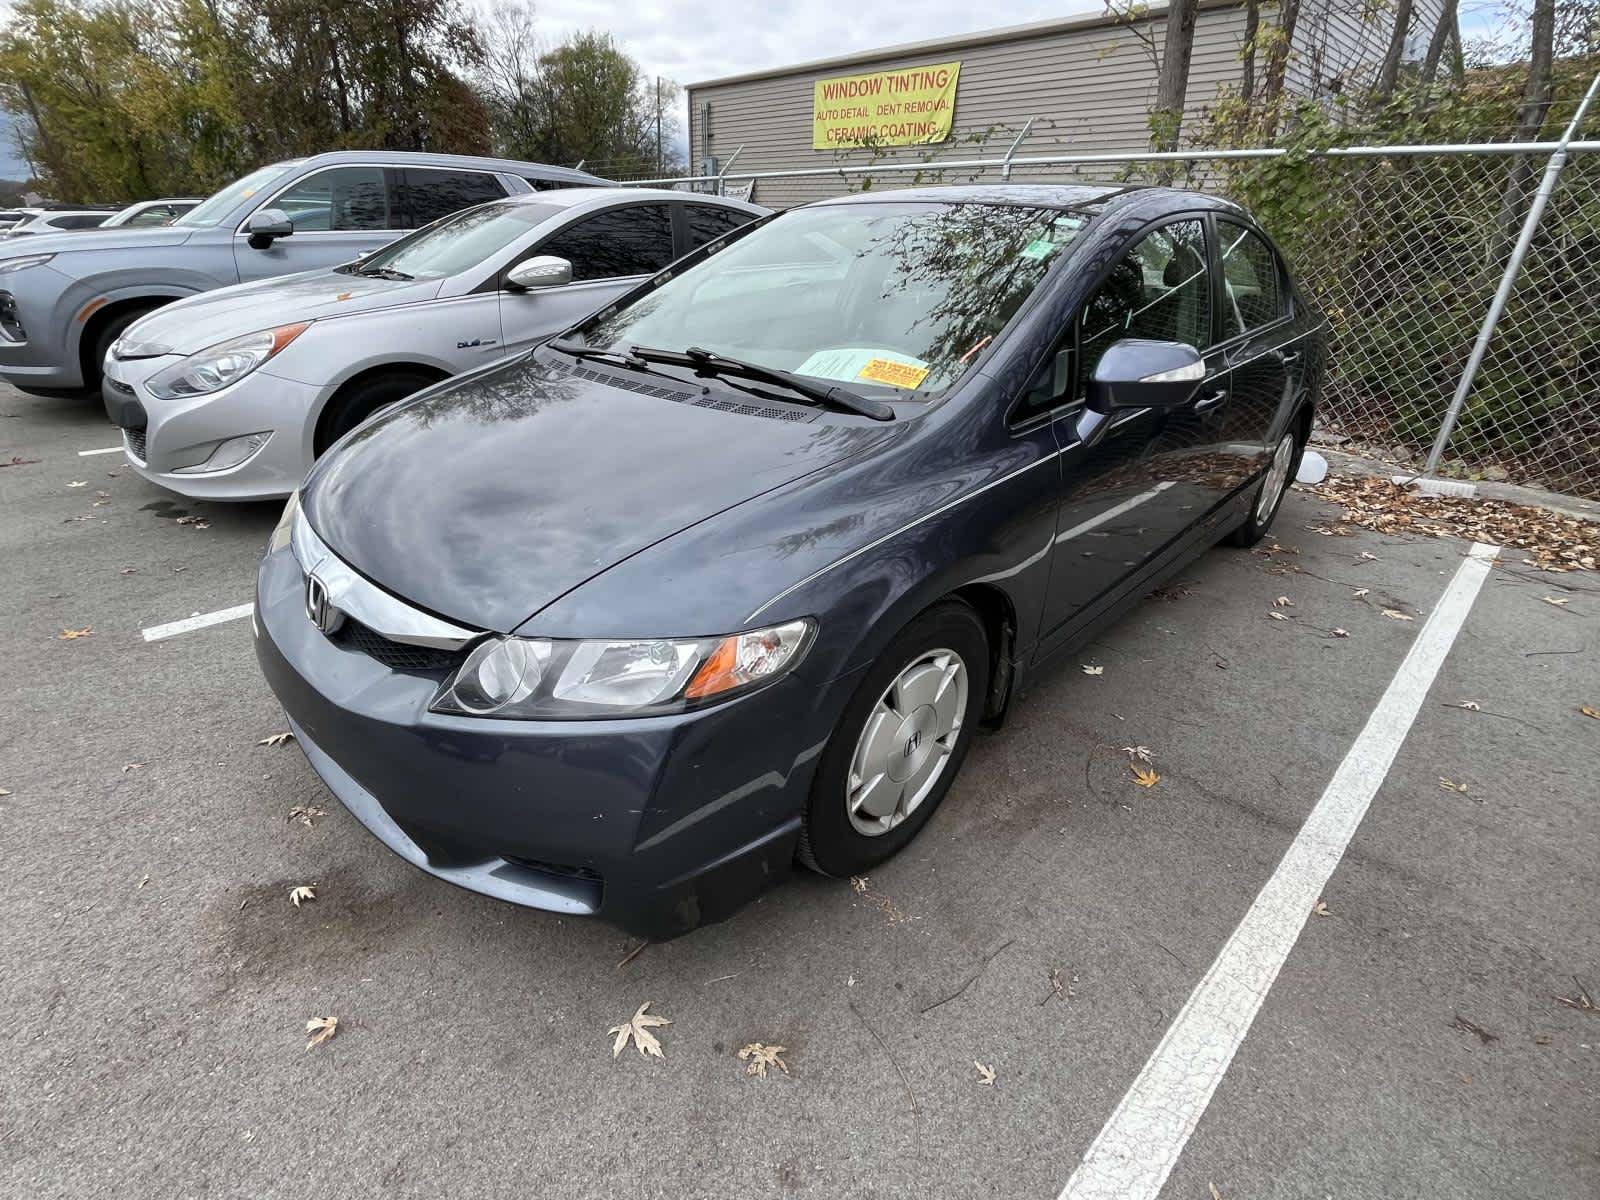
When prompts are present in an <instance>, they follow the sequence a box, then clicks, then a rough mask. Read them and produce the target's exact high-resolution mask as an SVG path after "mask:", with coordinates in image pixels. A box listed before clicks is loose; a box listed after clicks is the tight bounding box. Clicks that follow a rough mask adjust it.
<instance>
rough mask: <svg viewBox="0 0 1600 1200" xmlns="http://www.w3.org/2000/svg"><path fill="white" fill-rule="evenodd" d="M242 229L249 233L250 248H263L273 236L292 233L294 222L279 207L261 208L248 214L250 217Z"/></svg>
mask: <svg viewBox="0 0 1600 1200" xmlns="http://www.w3.org/2000/svg"><path fill="white" fill-rule="evenodd" d="M244 231H245V233H247V234H249V235H250V249H252V250H265V249H267V248H268V247H269V246H271V245H272V243H273V240H274V239H275V238H281V237H288V236H289V235H290V234H291V233H293V232H294V222H293V221H291V220H290V219H289V214H288V213H286V212H284V211H283V209H281V208H263V209H258V210H257V211H255V212H253V213H251V214H250V219H249V220H248V221H246V222H245V223H244Z"/></svg>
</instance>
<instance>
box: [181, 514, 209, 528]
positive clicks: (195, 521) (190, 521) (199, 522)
mask: <svg viewBox="0 0 1600 1200" xmlns="http://www.w3.org/2000/svg"><path fill="white" fill-rule="evenodd" d="M177 523H178V524H179V525H193V526H194V527H195V528H196V529H210V528H211V522H210V521H208V520H206V519H205V518H204V517H196V516H187V517H179V518H178V521H177Z"/></svg>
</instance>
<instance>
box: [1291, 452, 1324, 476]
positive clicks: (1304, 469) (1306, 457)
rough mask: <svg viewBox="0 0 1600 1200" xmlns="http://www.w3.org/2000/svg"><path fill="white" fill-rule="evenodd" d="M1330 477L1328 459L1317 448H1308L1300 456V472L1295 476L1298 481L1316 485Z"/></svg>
mask: <svg viewBox="0 0 1600 1200" xmlns="http://www.w3.org/2000/svg"><path fill="white" fill-rule="evenodd" d="M1327 477H1328V460H1327V459H1325V458H1323V457H1322V455H1320V454H1318V453H1317V452H1316V451H1315V450H1307V451H1306V452H1305V453H1304V454H1302V455H1301V456H1300V472H1299V474H1297V475H1296V476H1295V477H1294V478H1295V482H1296V483H1309V484H1312V485H1316V484H1319V483H1321V482H1322V481H1323V480H1324V479H1326V478H1327Z"/></svg>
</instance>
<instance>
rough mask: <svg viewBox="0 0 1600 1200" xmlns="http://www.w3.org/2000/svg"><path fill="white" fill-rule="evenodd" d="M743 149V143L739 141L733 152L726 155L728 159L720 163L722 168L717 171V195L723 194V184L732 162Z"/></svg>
mask: <svg viewBox="0 0 1600 1200" xmlns="http://www.w3.org/2000/svg"><path fill="white" fill-rule="evenodd" d="M743 151H744V143H743V142H740V143H739V145H738V147H737V148H736V149H735V150H734V152H733V153H732V154H730V155H728V161H727V162H725V163H723V164H722V170H720V171H718V172H717V192H716V194H717V195H719V196H720V195H722V194H723V190H722V189H723V184H724V181H725V180H726V179H727V178H728V172H729V170H731V169H732V167H733V164H734V162H735V161H736V160H737V159H738V157H739V155H740V154H741V153H743Z"/></svg>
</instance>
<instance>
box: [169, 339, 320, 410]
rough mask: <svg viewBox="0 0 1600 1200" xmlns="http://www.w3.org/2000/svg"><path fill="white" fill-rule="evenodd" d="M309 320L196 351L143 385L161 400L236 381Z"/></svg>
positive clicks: (199, 393)
mask: <svg viewBox="0 0 1600 1200" xmlns="http://www.w3.org/2000/svg"><path fill="white" fill-rule="evenodd" d="M308 325H310V322H309V321H301V322H299V323H298V324H295V325H280V326H278V328H276V329H262V330H258V331H257V332H255V333H247V334H245V335H244V336H243V337H236V338H229V339H228V340H227V341H225V342H218V343H217V344H216V345H215V346H207V347H206V348H205V349H204V350H199V351H196V352H195V353H194V354H191V355H189V357H188V358H186V359H184V360H183V361H182V362H177V363H173V364H172V366H170V367H167V368H166V369H165V370H162V371H157V372H156V373H155V374H154V375H152V376H151V377H150V378H149V379H148V380H147V381H146V382H145V386H146V387H147V388H149V389H150V390H151V391H152V392H153V393H154V394H155V395H157V396H160V397H161V398H162V399H163V400H179V399H182V398H184V397H186V396H204V395H206V394H207V393H209V392H215V391H220V390H221V389H222V388H225V387H227V386H228V385H229V384H231V383H237V382H238V381H239V380H241V379H243V378H244V377H245V376H246V375H248V374H250V372H251V371H254V370H255V369H256V368H257V367H259V366H260V365H261V364H262V363H264V362H266V361H267V360H268V359H270V358H272V356H273V355H275V354H277V353H278V352H279V351H280V350H282V349H283V348H284V347H285V346H287V345H288V344H289V343H290V342H292V341H294V340H295V338H297V337H299V336H300V335H301V334H302V333H304V332H305V330H306V328H307V326H308Z"/></svg>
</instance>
